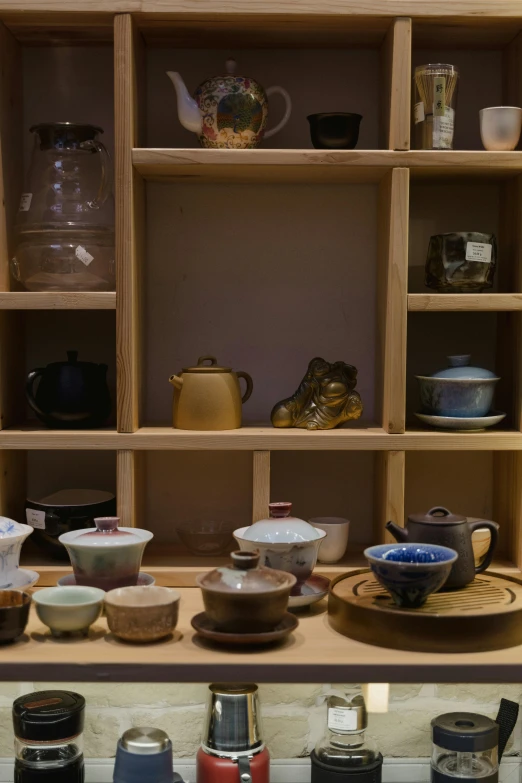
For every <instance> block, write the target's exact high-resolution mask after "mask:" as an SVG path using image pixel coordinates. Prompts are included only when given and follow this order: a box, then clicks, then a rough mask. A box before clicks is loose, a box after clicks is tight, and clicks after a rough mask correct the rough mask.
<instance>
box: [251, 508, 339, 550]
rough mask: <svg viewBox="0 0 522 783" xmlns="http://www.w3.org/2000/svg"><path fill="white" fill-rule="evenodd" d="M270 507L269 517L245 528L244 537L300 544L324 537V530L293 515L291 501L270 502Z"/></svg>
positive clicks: (253, 539) (262, 540) (270, 541)
mask: <svg viewBox="0 0 522 783" xmlns="http://www.w3.org/2000/svg"><path fill="white" fill-rule="evenodd" d="M268 508H269V512H270V518H269V519H261V520H259V522H254V524H253V525H251V526H250V527H247V528H246V529H245V531H244V533H243V538H245V539H246V540H247V541H259V542H260V543H261V542H265V543H272V544H273V543H281V544H282V543H285V544H298V543H302V542H305V541H317V539H318V538H323V536H324V533H323V531H322V530H319V529H318V528H316V527H314V526H313V525H311V524H310V523H309V522H305V520H304V519H299V518H298V517H292V516H291V512H292V504H291V503H286V502H285V503H269V504H268Z"/></svg>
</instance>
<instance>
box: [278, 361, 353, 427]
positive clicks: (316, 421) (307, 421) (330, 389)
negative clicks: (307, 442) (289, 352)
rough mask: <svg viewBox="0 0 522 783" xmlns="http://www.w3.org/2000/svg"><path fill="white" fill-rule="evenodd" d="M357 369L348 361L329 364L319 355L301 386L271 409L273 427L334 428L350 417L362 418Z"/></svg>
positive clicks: (312, 362) (310, 365)
mask: <svg viewBox="0 0 522 783" xmlns="http://www.w3.org/2000/svg"><path fill="white" fill-rule="evenodd" d="M356 383H357V369H356V368H355V367H353V366H352V365H351V364H346V363H345V362H334V363H333V364H330V363H329V362H326V361H325V360H324V359H320V358H319V357H316V358H315V359H312V361H311V362H310V364H309V365H308V370H307V372H306V375H305V376H304V378H303V380H302V381H301V383H300V385H299V388H298V389H297V391H296V392H295V394H293V395H292V396H291V397H288V399H286V400H282V401H281V402H278V403H277V405H276V406H275V407H274V409H273V410H272V414H271V419H272V424H273V425H274V427H300V428H302V429H307V430H331V429H333V428H334V427H338V426H339V424H343V423H344V422H345V421H350V420H351V419H359V418H360V416H361V414H362V412H363V404H362V400H361V396H360V394H359V392H356V391H355V386H356Z"/></svg>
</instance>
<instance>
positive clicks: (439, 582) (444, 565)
mask: <svg viewBox="0 0 522 783" xmlns="http://www.w3.org/2000/svg"><path fill="white" fill-rule="evenodd" d="M364 556H365V557H366V559H367V560H368V563H369V564H370V568H371V570H372V571H373V574H374V575H375V578H376V579H377V581H378V582H379V583H380V584H381V585H382V586H383V587H384V588H385V589H386V590H388V592H389V593H390V594H391V596H392V598H393V600H394V601H395V603H396V604H397V606H401V607H403V608H409V609H412V608H416V607H419V606H422V605H423V604H424V603H425V602H426V600H427V598H428V596H429V595H431V593H435V592H436V591H437V590H440V588H441V587H442V586H443V584H444V582H445V581H446V579H447V578H448V576H449V573H450V571H451V567H452V565H453V563H454V562H455V561H456V559H457V557H458V554H457V553H456V552H455V550H454V549H449V548H448V547H445V546H437V545H435V544H381V545H379V546H371V547H369V549H365V551H364Z"/></svg>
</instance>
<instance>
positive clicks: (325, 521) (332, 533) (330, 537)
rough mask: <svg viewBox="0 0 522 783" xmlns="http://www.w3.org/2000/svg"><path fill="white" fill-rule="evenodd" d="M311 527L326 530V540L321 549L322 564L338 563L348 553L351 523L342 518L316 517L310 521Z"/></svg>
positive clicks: (319, 557)
mask: <svg viewBox="0 0 522 783" xmlns="http://www.w3.org/2000/svg"><path fill="white" fill-rule="evenodd" d="M308 521H309V522H310V524H311V525H313V526H314V527H318V528H319V530H324V532H325V533H326V538H324V539H323V541H322V543H321V546H320V547H319V555H318V558H317V559H318V560H319V562H320V563H337V562H339V560H340V559H341V558H342V556H343V555H344V553H345V552H346V547H347V546H348V532H349V529H350V521H349V520H348V519H343V518H342V517H314V518H313V519H309V520H308Z"/></svg>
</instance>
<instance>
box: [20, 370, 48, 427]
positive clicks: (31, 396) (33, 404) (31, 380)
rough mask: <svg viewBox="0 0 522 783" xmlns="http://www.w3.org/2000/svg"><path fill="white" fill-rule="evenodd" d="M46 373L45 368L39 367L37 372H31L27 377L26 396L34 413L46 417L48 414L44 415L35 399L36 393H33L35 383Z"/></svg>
mask: <svg viewBox="0 0 522 783" xmlns="http://www.w3.org/2000/svg"><path fill="white" fill-rule="evenodd" d="M44 372H45V370H44V368H43V367H38V369H36V370H31V372H30V373H29V375H28V376H27V381H26V384H25V396H26V397H27V402H28V403H29V405H30V406H31V408H32V409H33V411H35V412H36V413H37V414H38V415H39V416H44V417H45V416H47V414H46V413H44V411H42V410H40V408H39V407H38V405H37V403H36V400H35V398H34V393H33V388H34V383H35V381H36V379H37V378H40V376H42V375H43V374H44Z"/></svg>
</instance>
